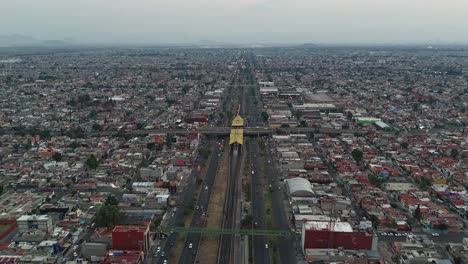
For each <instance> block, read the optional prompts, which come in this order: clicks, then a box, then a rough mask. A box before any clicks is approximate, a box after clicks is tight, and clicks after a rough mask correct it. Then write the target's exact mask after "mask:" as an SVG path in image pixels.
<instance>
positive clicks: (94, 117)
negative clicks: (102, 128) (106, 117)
mask: <svg viewBox="0 0 468 264" xmlns="http://www.w3.org/2000/svg"><path fill="white" fill-rule="evenodd" d="M97 114H98V113H97V111H96V110H92V111H91V112H89V115H88V118H89V119H96V118H97Z"/></svg>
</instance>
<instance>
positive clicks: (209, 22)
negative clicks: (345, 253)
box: [0, 0, 468, 44]
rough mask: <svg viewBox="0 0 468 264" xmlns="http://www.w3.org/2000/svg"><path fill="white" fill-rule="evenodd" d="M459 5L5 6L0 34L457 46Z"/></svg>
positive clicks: (187, 2)
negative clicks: (439, 44)
mask: <svg viewBox="0 0 468 264" xmlns="http://www.w3.org/2000/svg"><path fill="white" fill-rule="evenodd" d="M466 14H468V2H467V1H461V0H445V1H437V0H411V1H408V0H384V1H373V0H353V1H340V0H289V1H285V0H237V1H230V0H196V1H195V0H172V1H161V0H132V1H124V0H100V1H95V0H80V1H77V0H73V1H72V0H70V1H64V0H43V1H26V0H17V1H2V2H1V3H0V35H11V34H20V35H24V36H30V37H33V38H36V39H40V40H50V39H57V40H62V39H73V40H75V41H77V42H82V43H135V44H143V43H144V44H153V43H154V44H157V43H188V42H195V41H200V40H210V41H219V42H229V43H254V42H258V43H319V44H320V43H328V44H352V43H361V44H414V43H418V44H424V43H426V44H427V43H444V44H453V43H457V44H461V43H467V42H468V30H467V25H468V16H467V15H466Z"/></svg>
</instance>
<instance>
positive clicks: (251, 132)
mask: <svg viewBox="0 0 468 264" xmlns="http://www.w3.org/2000/svg"><path fill="white" fill-rule="evenodd" d="M230 131H231V128H230V127H205V128H200V129H197V130H187V129H151V130H134V131H131V132H125V135H135V136H143V135H153V134H173V135H188V134H196V133H200V134H203V135H212V136H229V134H230ZM368 132H369V130H362V129H332V128H309V127H294V128H292V127H289V128H286V127H281V128H271V127H246V128H244V135H248V136H256V135H257V136H264V135H271V134H274V133H285V134H289V133H301V134H307V133H361V134H367V133H368ZM117 133H118V131H116V130H113V131H100V132H91V133H87V135H88V136H91V137H96V136H114V135H117Z"/></svg>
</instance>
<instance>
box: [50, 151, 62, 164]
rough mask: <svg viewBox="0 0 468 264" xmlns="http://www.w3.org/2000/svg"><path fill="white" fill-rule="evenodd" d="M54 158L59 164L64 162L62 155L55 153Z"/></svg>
mask: <svg viewBox="0 0 468 264" xmlns="http://www.w3.org/2000/svg"><path fill="white" fill-rule="evenodd" d="M52 158H53V159H54V160H55V161H57V162H59V161H62V153H60V152H55V153H54V155H52Z"/></svg>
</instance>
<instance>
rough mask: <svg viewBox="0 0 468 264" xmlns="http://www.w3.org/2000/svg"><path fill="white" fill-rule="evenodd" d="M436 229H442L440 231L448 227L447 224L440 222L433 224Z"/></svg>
mask: <svg viewBox="0 0 468 264" xmlns="http://www.w3.org/2000/svg"><path fill="white" fill-rule="evenodd" d="M434 227H435V228H436V229H439V230H442V231H445V230H447V229H448V228H449V226H448V225H447V224H446V223H440V224H438V225H436V226H434Z"/></svg>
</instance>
